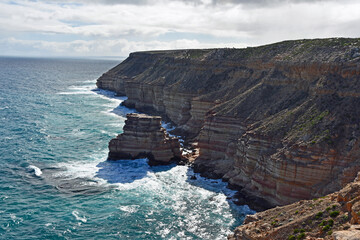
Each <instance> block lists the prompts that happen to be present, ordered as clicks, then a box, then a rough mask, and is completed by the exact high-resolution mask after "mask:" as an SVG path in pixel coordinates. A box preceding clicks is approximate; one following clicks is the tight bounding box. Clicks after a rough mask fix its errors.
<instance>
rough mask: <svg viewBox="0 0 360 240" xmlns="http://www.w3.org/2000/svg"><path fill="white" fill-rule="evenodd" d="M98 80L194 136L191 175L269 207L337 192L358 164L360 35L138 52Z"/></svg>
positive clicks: (358, 167) (350, 179)
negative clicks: (248, 195) (225, 184)
mask: <svg viewBox="0 0 360 240" xmlns="http://www.w3.org/2000/svg"><path fill="white" fill-rule="evenodd" d="M97 85H98V87H100V88H105V89H108V90H112V91H115V92H117V93H118V94H122V95H126V96H127V97H128V99H127V100H126V101H125V103H124V105H126V106H130V107H135V108H136V109H138V110H140V111H143V112H146V113H150V114H156V115H161V116H162V117H164V118H165V119H166V120H169V121H171V122H173V123H174V124H175V125H176V126H177V130H178V132H179V133H182V134H183V136H185V137H187V138H188V139H190V140H192V141H194V142H198V146H199V148H200V150H199V153H200V155H199V157H198V158H197V159H196V160H195V163H194V164H195V167H196V169H197V170H198V171H201V172H203V173H204V174H205V175H206V176H209V177H217V178H219V177H221V178H223V179H225V180H228V181H229V182H230V183H231V184H232V185H233V186H238V187H239V188H241V189H242V190H243V191H244V192H248V193H251V194H253V195H254V196H257V197H263V198H266V199H267V200H268V201H269V202H271V204H272V205H282V204H288V203H292V202H294V201H297V200H300V199H304V198H307V199H310V198H314V197H319V196H323V195H325V194H327V193H330V192H333V191H336V190H339V189H340V188H341V187H343V186H345V185H346V183H348V182H350V181H352V180H353V179H354V177H355V175H356V172H357V171H358V170H360V145H359V137H360V108H359V107H358V106H360V40H359V39H342V38H334V39H315V40H297V41H285V42H281V43H275V44H270V45H266V46H261V47H255V48H246V49H206V50H175V51H152V52H137V53H132V54H130V56H129V58H127V59H126V60H125V61H124V62H122V63H121V64H119V65H118V66H116V67H115V68H113V69H111V70H110V71H109V72H107V73H105V74H104V75H103V76H101V77H100V78H99V79H98V81H97Z"/></svg>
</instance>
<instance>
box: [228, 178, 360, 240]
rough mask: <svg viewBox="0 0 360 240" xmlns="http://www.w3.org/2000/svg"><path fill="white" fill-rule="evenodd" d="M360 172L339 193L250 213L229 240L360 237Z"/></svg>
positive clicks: (345, 239)
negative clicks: (253, 213)
mask: <svg viewBox="0 0 360 240" xmlns="http://www.w3.org/2000/svg"><path fill="white" fill-rule="evenodd" d="M359 223H360V173H359V175H358V177H357V179H356V180H355V181H354V182H352V183H350V184H348V185H347V186H345V187H344V188H343V189H341V190H340V191H339V192H335V193H332V194H329V195H327V196H323V197H321V198H316V199H313V200H302V201H299V202H296V203H293V204H291V205H286V206H283V207H276V208H273V209H269V210H267V211H264V212H259V213H256V214H255V215H248V216H246V218H245V221H244V225H242V226H240V227H237V228H236V229H235V232H234V234H231V235H230V236H228V239H229V240H240V239H241V240H247V239H249V240H256V239H258V240H260V239H274V240H275V239H276V240H277V239H289V240H291V239H293V240H295V239H308V240H310V239H313V240H320V239H332V240H359V239H360V225H359Z"/></svg>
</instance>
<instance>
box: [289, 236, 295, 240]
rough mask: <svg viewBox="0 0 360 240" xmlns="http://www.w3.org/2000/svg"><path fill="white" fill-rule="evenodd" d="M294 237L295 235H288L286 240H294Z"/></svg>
mask: <svg viewBox="0 0 360 240" xmlns="http://www.w3.org/2000/svg"><path fill="white" fill-rule="evenodd" d="M295 239H296V238H295V236H294V235H290V236H289V237H288V240H295Z"/></svg>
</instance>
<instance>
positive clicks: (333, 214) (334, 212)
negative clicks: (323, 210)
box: [330, 211, 340, 218]
mask: <svg viewBox="0 0 360 240" xmlns="http://www.w3.org/2000/svg"><path fill="white" fill-rule="evenodd" d="M339 214H340V212H339V211H332V212H331V213H330V217H333V218H335V217H337V216H338V215H339Z"/></svg>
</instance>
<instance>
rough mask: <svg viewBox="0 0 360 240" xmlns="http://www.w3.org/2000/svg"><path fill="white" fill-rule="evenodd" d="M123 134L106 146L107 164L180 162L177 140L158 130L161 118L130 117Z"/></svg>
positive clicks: (133, 114)
mask: <svg viewBox="0 0 360 240" xmlns="http://www.w3.org/2000/svg"><path fill="white" fill-rule="evenodd" d="M126 117H127V119H126V121H125V126H124V128H123V133H121V134H119V135H118V136H117V137H116V138H114V139H112V140H111V141H110V143H109V150H110V151H109V156H108V159H109V160H119V159H137V158H148V159H149V164H150V165H159V164H169V163H170V162H172V161H180V160H181V159H182V154H181V151H180V142H179V139H178V138H175V137H170V136H169V134H168V133H166V131H165V129H164V128H163V127H161V117H160V116H149V115H145V114H138V113H129V114H127V115H126Z"/></svg>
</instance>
